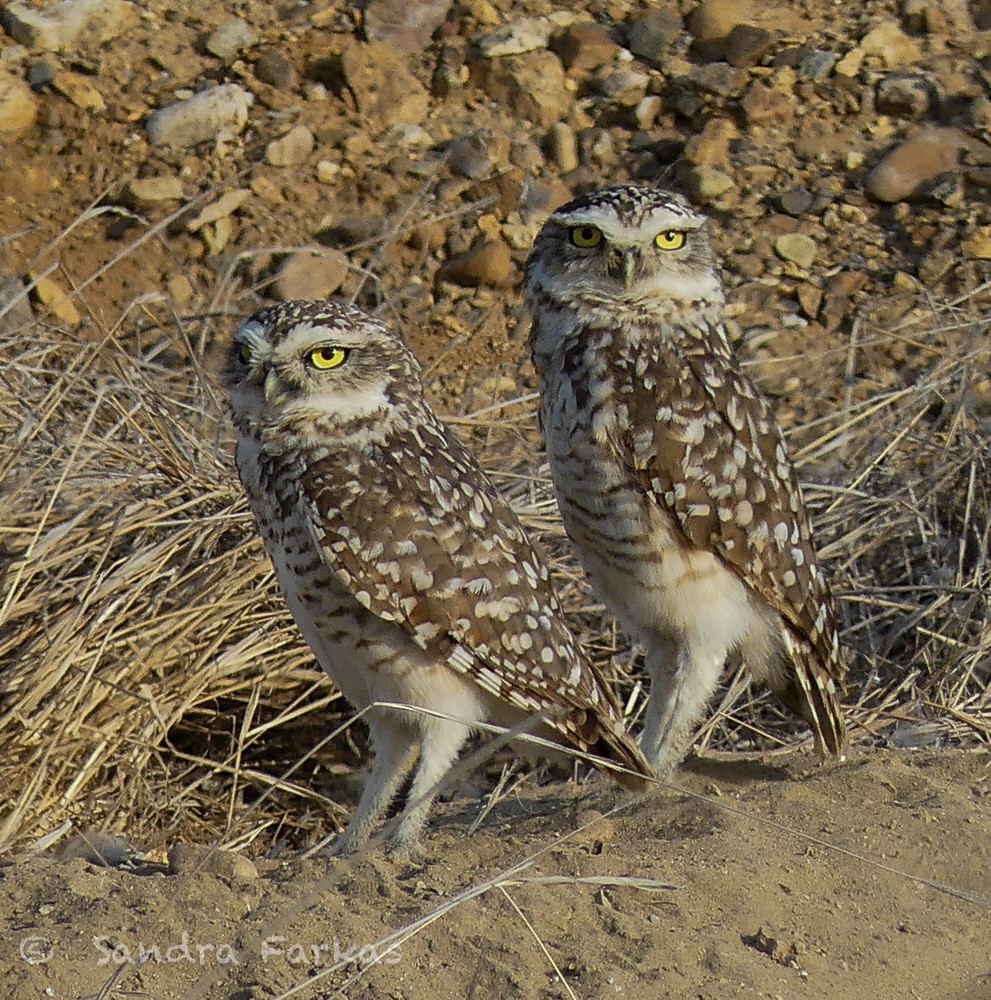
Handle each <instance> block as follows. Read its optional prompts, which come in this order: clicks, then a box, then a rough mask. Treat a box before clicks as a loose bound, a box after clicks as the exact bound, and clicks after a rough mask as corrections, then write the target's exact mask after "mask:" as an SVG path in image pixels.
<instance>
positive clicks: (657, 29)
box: [626, 10, 684, 69]
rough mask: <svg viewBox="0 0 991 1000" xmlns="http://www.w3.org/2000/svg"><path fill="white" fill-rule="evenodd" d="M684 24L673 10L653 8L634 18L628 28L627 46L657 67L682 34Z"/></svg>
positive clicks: (658, 67) (636, 54) (659, 66)
mask: <svg viewBox="0 0 991 1000" xmlns="http://www.w3.org/2000/svg"><path fill="white" fill-rule="evenodd" d="M683 27H684V25H683V24H682V20H681V18H680V17H679V16H678V15H677V14H676V13H675V12H674V11H673V10H651V11H648V13H646V14H641V15H640V16H639V17H636V18H634V19H633V20H632V21H631V22H630V24H629V26H628V27H627V29H626V45H627V48H628V49H629V50H630V51H631V52H632V53H633V54H634V55H635V56H637V57H639V58H640V59H642V60H643V61H644V62H646V63H649V64H650V65H651V66H653V67H654V68H655V69H660V68H662V65H663V61H664V57H665V55H666V54H667V52H668V50H669V49H670V48H671V46H672V45H673V44H674V42H675V40H676V39H677V37H678V35H680V34H681V32H682V30H683Z"/></svg>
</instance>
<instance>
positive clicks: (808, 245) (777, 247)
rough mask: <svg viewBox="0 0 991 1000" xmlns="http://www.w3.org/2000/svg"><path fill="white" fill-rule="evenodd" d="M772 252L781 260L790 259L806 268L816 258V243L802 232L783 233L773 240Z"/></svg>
mask: <svg viewBox="0 0 991 1000" xmlns="http://www.w3.org/2000/svg"><path fill="white" fill-rule="evenodd" d="M774 252H775V253H776V254H777V255H778V256H779V257H780V258H781V259H782V260H787V261H791V263H793V264H797V265H798V266H799V267H800V268H802V269H803V270H807V269H808V268H810V267H811V266H812V263H813V261H814V260H815V259H816V243H815V240H814V239H812V237H811V236H806V235H805V234H804V233H785V234H784V235H783V236H779V237H778V238H777V239H776V240H775V241H774Z"/></svg>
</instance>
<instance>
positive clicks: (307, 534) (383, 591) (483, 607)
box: [226, 302, 651, 851]
mask: <svg viewBox="0 0 991 1000" xmlns="http://www.w3.org/2000/svg"><path fill="white" fill-rule="evenodd" d="M226 381H227V387H228V390H229V392H230V400H231V410H232V414H233V419H234V424H235V427H236V429H237V434H238V438H237V467H238V470H239V472H240V475H241V480H242V482H243V483H244V487H245V490H246V491H247V494H248V499H249V501H250V504H251V507H252V510H253V511H254V515H255V519H256V520H257V522H258V527H259V529H260V530H261V534H262V536H263V538H264V540H265V546H266V548H267V549H268V553H269V555H270V556H271V559H272V562H273V563H274V565H275V570H276V575H277V577H278V580H279V584H280V586H281V587H282V591H283V593H284V594H285V598H286V602H287V604H288V605H289V608H290V610H291V611H292V614H293V617H294V618H295V620H296V624H297V625H298V626H299V628H300V631H301V632H302V633H303V636H304V638H305V639H306V641H307V642H308V643H309V645H310V646H311V648H312V649H313V652H314V653H315V654H316V657H317V660H318V661H319V662H320V664H321V666H322V667H323V668H324V669H325V670H326V671H327V673H328V674H330V676H331V677H332V678H333V680H334V682H335V683H336V684H337V686H338V687H339V688H340V690H341V691H342V692H343V694H344V695H345V697H346V698H347V699H348V700H349V701H350V702H351V703H352V704H353V705H355V706H357V707H358V708H364V707H366V706H369V705H372V704H373V703H389V704H392V705H407V706H411V709H410V710H404V709H402V708H392V709H390V708H373V709H372V710H371V712H370V713H369V714H368V716H367V720H368V724H369V729H370V731H371V737H372V743H373V747H374V750H375V760H374V764H373V766H372V771H371V775H370V777H369V779H368V782H367V784H366V786H365V788H364V791H363V793H362V795H361V799H360V801H359V803H358V807H357V809H356V811H355V814H354V816H353V818H352V820H351V823H350V824H349V826H348V828H347V830H346V831H345V832H344V834H343V835H342V836H341V838H340V839H339V840H338V842H337V844H335V848H336V849H337V850H338V851H349V850H354V849H357V848H358V847H360V846H362V845H363V844H364V843H365V842H366V841H367V840H368V837H369V835H370V833H371V831H372V828H373V827H374V825H375V824H376V823H377V822H378V821H379V820H380V819H381V818H382V816H383V815H384V813H385V810H386V809H387V808H388V805H389V803H390V801H391V799H392V798H393V796H394V795H395V794H396V792H397V791H398V789H399V786H400V785H401V784H402V781H403V779H404V777H405V776H406V775H407V774H408V773H409V771H410V769H411V767H412V765H413V762H414V759H415V758H416V756H417V753H418V754H419V766H418V768H417V770H416V773H415V775H414V778H413V782H412V786H411V788H410V791H409V796H408V799H407V809H406V811H405V814H404V816H403V819H402V821H401V823H400V825H399V828H398V833H397V836H396V838H395V839H396V841H397V842H398V843H399V844H401V845H410V844H413V843H414V842H415V841H416V840H417V839H418V836H419V834H420V832H421V830H422V827H423V824H424V823H425V821H426V818H427V813H428V811H429V808H430V804H431V801H432V799H433V797H434V794H435V790H436V786H437V783H438V782H439V781H440V779H441V778H443V776H444V775H445V773H446V772H447V771H448V769H449V768H450V767H451V765H452V763H453V762H454V760H455V758H456V757H457V755H458V752H459V751H460V749H461V747H462V746H463V745H464V743H465V741H466V740H467V738H468V736H469V735H470V733H471V730H472V724H473V723H476V722H481V723H484V722H485V721H486V720H491V721H492V722H494V723H495V724H497V725H502V726H513V725H516V724H518V723H520V722H521V720H528V719H533V720H534V721H535V722H536V721H538V719H537V717H542V719H543V722H542V723H541V726H542V729H538V732H539V733H540V734H541V735H543V736H545V737H547V738H550V739H551V740H552V741H554V742H556V743H559V744H570V745H572V746H574V747H577V748H578V749H579V750H580V751H583V752H585V753H588V754H590V755H591V756H592V757H594V758H599V759H600V763H601V764H603V765H605V766H606V767H607V768H608V767H609V765H610V764H612V765H613V766H614V767H615V766H616V765H618V767H619V768H620V770H616V771H614V773H615V774H616V776H617V778H618V779H619V780H620V781H622V782H624V783H625V784H627V785H628V786H630V787H634V788H639V787H643V786H644V784H645V779H644V776H645V775H648V776H649V775H650V773H651V772H650V767H649V765H648V764H647V762H646V760H645V759H644V757H643V755H642V753H641V752H640V750H639V748H638V747H637V745H636V743H635V742H634V741H633V740H632V739H631V738H630V737H629V736H628V735H627V733H626V730H625V727H624V725H623V721H622V713H621V710H620V708H619V706H618V704H617V703H616V701H615V698H614V696H613V695H612V694H611V693H610V691H609V689H608V688H607V686H606V685H605V683H604V681H603V680H602V678H601V677H600V676H599V674H598V673H597V672H596V671H595V670H594V669H593V668H592V666H591V665H590V664H589V663H588V662H586V660H585V659H584V657H583V655H582V653H581V651H580V650H579V649H578V647H577V645H576V643H575V641H574V639H573V637H572V636H571V634H570V633H569V632H568V630H567V627H566V626H565V625H564V624H563V623H562V622H561V620H560V609H559V607H558V602H557V598H556V597H555V594H554V592H553V590H552V588H551V585H550V583H549V581H548V574H547V570H546V568H545V566H544V565H543V563H542V562H541V560H540V559H539V558H538V556H537V554H536V553H535V552H534V549H533V547H532V546H531V544H530V542H529V540H528V538H527V536H526V534H525V533H524V530H523V528H522V527H521V525H520V523H519V521H518V519H517V518H516V516H515V515H514V513H513V511H512V510H511V509H510V507H509V506H508V505H507V504H506V503H505V501H503V500H502V499H501V498H500V496H499V495H498V493H497V492H496V491H495V489H494V488H493V486H492V484H491V483H490V482H489V481H488V479H487V478H486V476H485V475H484V473H483V472H482V471H481V469H479V467H478V466H477V465H476V464H475V463H474V462H473V461H472V459H471V458H470V457H469V456H468V454H467V453H466V452H465V450H464V449H463V448H462V446H461V445H460V444H459V443H458V441H457V439H456V438H455V437H453V435H452V434H450V433H449V432H448V431H447V430H446V429H445V428H444V426H443V425H442V424H441V423H440V421H439V420H438V419H437V417H436V416H435V415H434V413H433V412H432V410H431V409H430V407H429V406H428V404H427V403H426V401H425V400H424V397H423V389H422V385H421V382H420V367H419V365H418V364H417V362H416V359H415V358H414V357H413V355H412V354H411V353H410V352H409V351H408V350H407V349H406V347H405V346H404V345H403V343H402V341H401V340H400V338H399V337H398V336H397V335H396V334H395V333H393V331H392V330H390V329H389V327H387V326H386V325H385V324H384V323H382V322H380V321H379V320H377V319H374V318H372V317H371V316H368V315H366V314H365V313H363V312H361V311H360V310H359V309H356V308H354V307H351V306H345V305H340V304H336V303H333V302H286V303H282V304H280V305H276V306H272V307H271V308H268V309H263V310H262V311H261V312H259V313H257V314H256V315H254V316H253V317H251V318H250V319H248V320H247V321H246V322H244V323H243V324H242V325H241V326H240V327H239V328H238V329H237V331H236V332H235V334H234V337H233V341H232V344H231V347H230V351H229V354H228V358H227V367H226ZM417 709H423V710H426V711H425V712H419V711H416V710H417Z"/></svg>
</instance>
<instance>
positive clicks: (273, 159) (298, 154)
mask: <svg viewBox="0 0 991 1000" xmlns="http://www.w3.org/2000/svg"><path fill="white" fill-rule="evenodd" d="M315 145H316V140H315V139H314V138H313V133H312V132H311V131H310V130H309V129H308V128H307V127H306V126H305V125H297V126H296V127H295V128H293V129H290V131H289V132H287V133H286V134H285V135H284V136H283V137H282V138H281V139H276V140H274V141H273V142H270V143H269V144H268V145H267V146H266V147H265V162H266V163H269V164H271V165H272V166H273V167H295V166H298V165H299V164H301V163H305V162H306V160H307V158H308V157H309V155H310V153H312V152H313V147H314V146H315Z"/></svg>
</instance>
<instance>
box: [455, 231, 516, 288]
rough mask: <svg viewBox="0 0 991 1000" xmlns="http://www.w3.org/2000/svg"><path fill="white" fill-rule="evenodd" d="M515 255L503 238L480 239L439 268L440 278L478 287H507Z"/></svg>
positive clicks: (470, 286) (457, 283) (469, 286)
mask: <svg viewBox="0 0 991 1000" xmlns="http://www.w3.org/2000/svg"><path fill="white" fill-rule="evenodd" d="M512 275H513V256H512V254H511V253H510V251H509V247H508V246H507V245H506V244H505V242H503V241H502V240H485V239H483V240H481V241H479V242H477V243H476V244H475V245H474V246H473V247H472V248H471V249H470V250H468V251H466V252H465V253H461V254H457V255H455V256H454V257H452V258H451V259H450V260H448V261H447V262H446V263H444V264H442V265H441V267H440V268H439V269H438V270H437V279H438V280H439V281H450V282H453V283H454V284H455V285H463V286H465V287H467V288H477V287H479V286H481V285H484V286H486V287H489V288H504V287H506V286H507V285H509V284H510V283H511V280H512Z"/></svg>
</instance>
